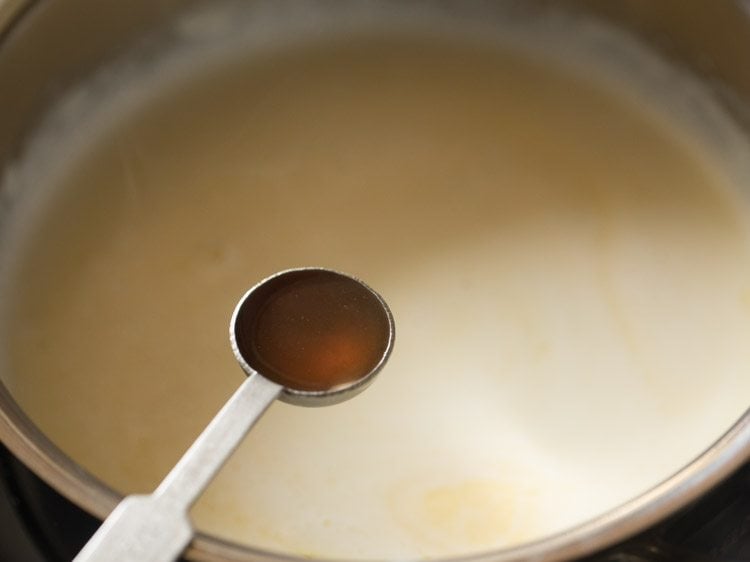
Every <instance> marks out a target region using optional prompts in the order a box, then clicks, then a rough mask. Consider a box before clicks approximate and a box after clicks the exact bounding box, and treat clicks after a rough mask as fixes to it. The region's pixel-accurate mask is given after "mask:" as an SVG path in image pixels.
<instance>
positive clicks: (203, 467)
mask: <svg viewBox="0 0 750 562" xmlns="http://www.w3.org/2000/svg"><path fill="white" fill-rule="evenodd" d="M281 390H282V387H281V386H280V385H278V384H276V383H274V382H271V381H269V380H268V379H266V378H264V377H262V376H260V375H258V374H254V375H251V376H250V377H248V378H247V379H246V380H245V381H244V382H243V383H242V385H241V386H240V387H239V388H238V389H237V391H236V392H235V393H234V394H233V395H232V397H231V398H230V399H229V401H228V402H227V403H226V404H224V407H223V408H222V409H221V410H219V413H218V414H216V416H215V417H214V419H213V420H211V423H209V424H208V426H207V427H206V429H204V430H203V433H201V434H200V435H199V436H198V439H196V440H195V442H194V443H193V444H192V445H191V446H190V448H189V449H188V450H187V452H186V453H185V454H184V455H183V456H182V458H181V459H180V460H179V462H178V463H177V464H176V465H175V467H174V468H173V469H172V470H171V471H170V472H169V474H167V477H166V478H165V479H164V480H163V481H162V483H161V484H160V485H159V487H158V488H157V489H156V491H155V492H154V493H153V494H151V495H146V496H139V495H135V496H128V497H127V498H125V499H124V500H123V501H122V502H120V504H119V505H118V506H117V507H116V508H115V510H114V511H113V512H112V513H111V514H110V515H109V517H107V519H106V520H105V521H104V523H103V524H102V526H101V527H100V528H99V530H98V531H97V532H96V533H95V534H94V536H93V537H91V539H90V540H89V542H88V543H87V544H86V546H85V547H84V548H83V550H81V552H80V553H79V554H78V556H76V558H75V562H111V561H112V560H117V561H118V562H119V561H122V562H164V561H167V560H174V559H176V558H177V557H178V556H179V555H180V553H181V552H182V551H183V550H184V549H185V547H186V546H187V545H188V543H189V542H190V540H191V538H192V536H193V528H192V525H191V524H190V520H189V519H188V515H187V511H188V509H189V508H190V506H191V505H192V504H193V503H194V502H195V501H196V500H197V499H198V497H199V496H200V495H201V493H202V492H203V490H204V489H205V488H206V486H208V484H209V483H210V482H211V480H212V479H213V478H214V476H216V473H217V472H218V471H219V469H220V468H221V467H222V465H223V464H224V463H225V462H226V461H227V459H228V458H229V457H230V455H231V454H232V453H233V452H234V450H235V449H236V448H237V447H238V445H239V444H240V443H241V441H242V439H243V438H244V437H245V435H246V434H247V432H248V431H250V429H251V428H252V427H253V425H255V422H257V421H258V419H259V418H260V417H261V416H262V415H263V413H264V412H265V411H266V409H268V407H269V406H270V405H271V403H272V402H273V401H274V400H275V399H276V397H277V396H278V395H279V394H280V393H281Z"/></svg>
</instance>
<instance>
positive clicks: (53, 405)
mask: <svg viewBox="0 0 750 562" xmlns="http://www.w3.org/2000/svg"><path fill="white" fill-rule="evenodd" d="M293 11H294V10H292V12H293ZM248 17H249V16H248ZM257 17H259V18H260V20H259V21H262V20H263V18H268V17H269V16H268V14H265V15H262V17H261V16H257ZM286 18H287V19H286V21H287V22H288V23H287V24H286V27H284V26H281V27H273V26H269V25H265V26H261V28H262V30H265V31H264V32H263V33H266V35H264V34H263V33H261V32H259V33H258V34H255V35H253V34H251V33H248V34H247V36H246V35H245V34H244V33H243V32H241V31H240V30H241V29H244V28H243V27H242V25H240V24H238V23H237V22H238V21H240V22H244V23H245V24H247V25H249V26H251V27H252V21H254V20H252V18H250V19H249V20H247V21H250V23H247V21H245V20H242V19H241V18H239V19H237V18H227V19H222V17H220V16H216V15H215V14H214V15H212V14H203V15H202V16H200V17H196V18H193V19H192V20H190V21H185V22H183V24H182V25H180V26H178V27H176V29H175V30H174V32H173V37H172V42H171V43H170V45H171V46H170V45H165V46H164V50H163V58H158V59H155V61H153V60H152V62H149V63H147V64H145V63H144V62H143V61H144V60H147V59H148V57H146V58H143V57H141V59H139V60H140V61H141V63H140V64H139V63H129V62H128V61H127V60H126V61H124V62H122V63H120V64H119V66H117V65H116V66H115V67H113V69H109V70H103V71H102V72H101V73H100V74H99V75H98V76H97V77H95V78H94V79H93V80H92V82H90V83H89V85H88V86H83V87H82V88H81V89H79V90H78V91H76V92H72V93H71V94H70V95H69V96H68V98H67V100H66V101H64V102H62V103H61V105H60V106H59V107H58V108H57V110H56V111H55V112H53V113H52V114H51V116H50V117H49V118H48V120H47V124H46V125H43V126H42V128H41V129H40V132H39V134H38V136H37V138H36V139H35V141H33V142H32V143H31V144H30V145H29V147H28V150H27V151H26V153H25V156H24V157H23V158H22V159H21V160H19V161H18V162H17V163H16V164H15V165H14V166H13V168H11V169H10V170H9V171H8V172H7V174H6V176H5V179H4V184H5V185H4V188H5V189H6V190H8V191H9V192H13V193H16V196H17V200H18V202H17V207H16V212H15V214H14V215H12V216H11V219H10V220H9V221H8V222H7V223H6V224H5V231H4V248H3V250H4V253H3V256H4V257H3V268H2V283H3V291H4V299H3V306H2V322H3V326H4V328H3V332H2V333H3V338H2V345H3V347H4V351H3V354H2V357H3V360H4V361H5V362H6V364H5V365H4V367H5V369H4V371H3V380H4V382H5V383H6V384H7V385H8V386H9V388H10V389H11V391H12V393H13V395H14V396H15V397H16V399H17V400H18V402H19V403H20V404H21V406H22V407H23V408H24V409H25V410H26V411H27V412H28V413H29V415H30V416H31V417H32V418H33V420H34V421H35V422H36V423H37V424H38V425H39V426H40V427H41V428H42V430H43V431H44V432H46V433H47V434H48V435H49V436H50V437H51V438H52V439H53V440H54V441H55V442H56V443H57V444H58V445H59V446H60V447H62V449H63V450H65V451H66V452H67V453H69V454H70V456H71V457H72V458H74V459H75V460H76V461H78V462H79V463H81V464H82V465H83V466H84V467H85V468H87V469H88V470H90V471H91V472H93V473H94V474H95V475H97V476H99V477H100V478H102V479H103V480H104V481H106V482H107V483H109V484H111V485H112V486H113V487H115V488H116V489H118V490H120V491H122V492H136V491H137V492H146V491H150V490H151V489H153V487H154V486H155V485H156V483H158V482H159V480H160V479H161V478H162V477H163V476H164V475H165V474H166V472H167V471H168V469H169V467H171V466H172V465H173V463H175V461H176V460H177V459H178V458H179V456H180V455H181V453H182V452H183V451H184V450H185V449H186V448H187V446H188V444H189V443H190V442H191V441H192V440H193V439H194V437H195V436H196V435H197V434H198V433H199V432H200V430H201V429H202V428H203V427H204V426H205V424H206V423H207V422H208V421H209V419H210V418H211V417H212V416H213V414H214V413H215V412H216V411H217V410H218V408H219V407H220V405H221V404H222V403H223V402H224V401H225V400H226V399H227V398H228V397H229V395H230V394H231V393H232V391H233V390H234V389H235V388H237V386H238V385H239V384H240V382H241V380H242V377H243V375H242V373H241V371H240V369H239V367H238V366H237V365H236V364H235V361H234V359H233V356H232V353H231V351H230V347H229V341H228V323H229V317H230V314H231V311H232V309H233V307H234V304H235V302H236V301H237V299H238V298H239V297H240V295H242V294H243V293H244V291H245V290H246V289H247V288H248V287H250V286H251V285H252V284H254V283H255V282H257V281H258V280H259V279H261V278H263V277H265V276H267V275H269V274H271V273H273V272H275V271H277V270H280V269H286V268H289V267H297V266H308V265H316V266H325V267H330V268H334V269H337V270H341V271H345V272H348V273H351V274H354V275H356V276H358V277H360V278H362V279H364V280H365V281H366V282H367V283H368V284H370V285H371V286H372V287H374V288H375V289H376V290H377V291H378V292H380V293H381V294H382V295H383V296H384V297H385V299H386V300H387V301H388V303H389V304H390V306H391V308H392V310H393V313H394V316H395V319H396V328H397V338H396V346H395V351H394V353H393V356H392V358H391V360H390V362H389V364H388V365H387V367H386V369H385V370H384V371H383V372H382V373H381V375H380V376H379V379H378V380H377V381H376V382H375V384H374V385H373V386H372V387H371V389H369V390H367V391H366V392H365V393H364V394H362V395H361V396H359V397H357V398H355V399H354V400H352V401H350V402H347V403H345V404H341V405H338V406H334V407H330V408H322V409H304V408H299V407H294V406H288V405H285V404H281V403H279V404H275V405H274V406H272V408H271V410H270V411H269V413H268V414H267V415H266V417H265V418H264V419H262V420H261V422H260V423H259V425H258V426H257V427H256V429H254V430H253V431H252V432H251V434H250V435H249V437H248V438H247V440H246V442H245V443H244V444H243V445H242V447H241V448H240V450H239V451H238V452H237V453H236V454H235V455H234V457H233V458H232V459H231V461H230V462H229V463H228V465H227V466H226V468H225V469H224V470H223V471H222V473H221V474H220V476H219V477H218V479H217V480H216V481H215V482H214V483H213V485H212V486H211V487H210V489H209V490H208V492H207V493H206V494H205V496H204V497H203V498H202V499H201V501H200V502H199V503H198V505H197V506H196V507H195V509H194V511H193V516H194V519H195V521H196V523H197V526H198V527H199V528H200V529H201V530H203V531H206V532H209V533H214V534H216V535H219V536H221V537H224V538H227V539H230V540H233V541H237V542H240V543H244V544H249V545H253V546H255V547H259V548H262V549H269V550H273V551H278V552H285V553H291V554H297V555H302V556H309V557H318V556H320V557H338V558H343V559H348V560H354V559H361V558H370V559H372V558H385V559H403V558H405V557H435V556H447V555H460V554H467V553H472V552H477V551H481V550H485V549H492V548H500V547H506V546H510V545H515V544H518V543H521V542H524V541H528V540H532V539H537V538H541V537H544V536H546V535H549V534H550V533H553V532H556V531H560V530H563V529H566V528H568V527H570V526H572V525H575V524H578V523H581V522H582V521H584V520H586V519H588V518H591V517H594V516H596V515H599V514H601V513H602V512H604V511H606V510H608V509H610V508H612V507H614V506H616V505H618V504H620V503H621V502H624V501H626V500H628V499H631V498H633V497H634V496H636V495H637V494H639V493H642V492H643V491H645V490H646V489H648V488H649V487H651V486H653V485H654V484H656V483H658V482H659V481H661V480H662V479H664V478H666V477H668V476H669V475H670V474H672V473H673V472H675V471H676V470H678V469H679V468H680V467H681V466H683V465H684V464H686V463H687V462H689V461H690V460H691V459H692V458H694V457H695V456H696V455H698V454H699V453H701V451H703V450H704V449H705V448H706V447H707V446H708V445H710V444H711V443H712V442H713V441H714V440H715V439H717V438H718V437H719V436H720V435H721V434H722V433H723V432H724V431H725V430H726V429H728V428H729V427H730V426H731V424H732V423H733V422H734V421H735V420H736V419H737V418H738V417H739V416H740V415H741V414H742V413H743V412H744V410H745V408H746V407H747V401H748V397H750V377H748V376H747V373H748V370H749V369H750V239H749V238H748V224H750V215H748V209H747V201H746V197H747V193H746V191H745V190H746V188H747V184H748V175H747V170H745V169H744V168H743V167H742V164H741V162H742V159H743V158H744V159H745V160H748V146H747V144H746V142H745V139H744V137H742V135H741V134H740V133H739V131H738V130H737V129H736V127H735V126H734V125H733V123H732V122H731V120H730V119H729V118H728V117H727V116H726V115H725V114H724V113H723V112H722V110H721V109H720V108H719V106H718V105H717V104H716V103H715V102H714V101H713V99H712V97H711V96H710V95H709V93H708V92H706V91H704V90H703V89H702V87H701V86H700V85H699V84H697V83H695V82H694V81H692V80H691V79H690V78H689V77H688V76H686V75H683V73H682V72H681V71H679V70H674V69H672V68H671V67H669V66H668V65H667V64H666V63H664V62H662V61H661V60H660V59H658V58H657V57H655V56H653V55H651V54H649V53H648V52H646V51H645V50H644V49H642V48H641V47H639V46H638V45H637V44H635V43H633V42H632V41H631V40H630V39H628V38H627V37H624V36H622V35H620V34H618V33H616V32H614V31H608V30H606V29H604V28H601V27H599V26H597V25H594V24H591V23H586V22H573V21H569V20H566V19H564V18H555V17H551V18H549V19H545V20H544V21H542V22H518V21H516V22H513V23H511V24H500V23H496V24H493V26H487V25H485V24H477V26H473V24H471V23H470V22H469V21H468V20H467V21H466V22H465V25H455V24H452V25H451V31H450V32H448V31H447V28H445V27H443V26H442V24H441V23H440V18H437V19H435V20H434V21H432V20H429V21H430V22H431V23H429V25H428V24H427V23H425V22H427V21H428V20H426V19H420V18H418V17H414V18H412V19H411V20H409V21H410V22H411V23H408V22H407V23H404V24H403V25H400V26H396V27H394V26H391V27H390V29H391V31H389V32H384V31H383V29H384V28H383V27H378V23H377V21H376V19H377V18H375V17H374V16H373V15H372V14H368V15H366V16H363V15H362V14H357V13H353V14H344V15H339V16H336V17H334V16H333V15H331V14H328V16H326V15H325V14H323V15H317V16H316V18H317V19H316V18H312V19H311V16H310V15H309V14H306V16H305V18H297V19H295V17H294V14H290V13H287V14H286ZM326 18H328V19H326ZM337 18H338V19H337ZM347 18H349V19H347ZM407 19H408V18H407ZM345 20H346V21H345ZM342 22H344V23H346V26H348V27H349V28H350V29H357V28H358V29H360V31H359V32H358V31H351V32H343V31H341V30H340V29H339V24H341V23H342ZM352 22H354V23H352ZM418 22H419V23H418ZM226 26H229V27H231V28H232V29H233V30H234V31H232V32H226V33H225V32H224V30H225V27H226ZM295 26H296V27H295ZM346 26H345V27H346ZM269 29H280V31H279V32H278V35H273V34H272V33H271V32H270V31H268V30H269ZM284 29H286V31H284ZM490 29H492V31H490ZM285 34H286V35H285ZM247 37H250V39H248V38H247ZM220 38H223V39H220ZM136 78H137V79H136ZM748 161H750V160H748Z"/></svg>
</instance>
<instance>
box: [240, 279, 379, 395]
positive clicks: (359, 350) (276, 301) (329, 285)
mask: <svg viewBox="0 0 750 562" xmlns="http://www.w3.org/2000/svg"><path fill="white" fill-rule="evenodd" d="M390 336H391V330H390V322H389V318H388V313H387V310H386V309H385V308H384V306H383V304H382V302H381V301H380V300H379V299H378V297H377V296H376V295H375V294H374V293H373V292H372V291H370V290H369V289H368V288H367V287H366V286H364V285H362V284H361V283H360V282H358V281H356V280H354V279H352V278H350V277H347V276H345V275H341V274H338V273H335V272H333V271H326V270H297V271H293V272H288V273H285V274H282V275H280V276H278V277H276V278H272V279H270V280H268V281H266V282H264V283H263V285H262V286H260V287H258V288H257V289H255V294H253V296H252V298H249V299H247V300H246V301H245V302H244V303H243V305H242V307H241V308H240V309H239V311H238V312H237V318H236V324H235V337H236V342H237V348H238V350H239V351H240V353H241V354H242V356H243V358H244V359H245V361H247V363H248V364H249V365H250V366H251V367H252V368H253V369H255V370H256V371H258V372H259V373H260V374H262V375H263V376H264V377H266V378H268V379H270V380H272V381H274V382H276V383H278V384H281V385H282V386H284V387H287V388H291V389H294V390H303V391H327V390H331V389H334V388H337V387H341V386H346V385H348V384H351V383H354V382H356V381H358V380H360V379H362V378H363V377H365V376H366V375H367V374H369V373H370V372H371V371H373V369H375V368H376V367H377V365H378V363H379V362H380V361H381V360H382V358H383V356H384V353H385V351H386V349H387V347H388V344H389V341H390Z"/></svg>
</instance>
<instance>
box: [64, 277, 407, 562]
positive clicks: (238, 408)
mask: <svg viewBox="0 0 750 562" xmlns="http://www.w3.org/2000/svg"><path fill="white" fill-rule="evenodd" d="M394 336H395V332H394V324H393V317H392V315H391V312H390V310H389V309H388V306H387V305H386V304H385V301H383V299H382V298H381V297H380V296H379V295H378V294H377V293H375V291H373V290H372V289H370V288H369V287H368V286H367V285H365V284H364V283H362V282H361V281H359V280H357V279H354V278H352V277H349V276H347V275H344V274H342V273H337V272H335V271H331V270H327V269H320V268H303V269H292V270H287V271H282V272H281V273H277V274H276V275H274V276H272V277H269V278H268V279H265V280H264V281H261V282H260V283H258V284H257V285H256V286H255V287H253V288H252V289H250V290H249V291H248V292H247V293H246V294H245V295H244V296H243V297H242V299H240V302H239V304H238V305H237V307H236V308H235V310H234V314H233V315H232V320H231V323H230V339H231V343H232V350H233V351H234V354H235V356H236V357H237V360H238V361H239V363H240V366H241V367H242V369H243V370H244V371H245V373H246V374H247V375H248V378H247V379H246V380H245V381H244V382H243V383H242V385H241V386H240V387H239V388H238V389H237V391H236V392H235V393H234V395H232V397H231V398H230V399H229V401H228V402H227V403H226V404H225V405H224V407H223V408H222V409H221V410H220V411H219V413H218V414H216V416H215V417H214V419H213V420H211V422H210V423H209V424H208V426H207V427H206V429H204V430H203V433H201V434H200V435H199V436H198V438H197V439H196V440H195V442H194V443H193V444H192V445H191V447H190V448H189V449H188V451H187V452H186V453H185V454H184V455H183V457H182V458H181V459H180V460H179V461H178V463H177V464H176V465H175V467H174V468H173V469H172V470H171V471H170V472H169V474H168V475H167V476H166V478H165V479H164V480H163V481H162V483H161V484H160V485H159V487H158V488H157V489H156V491H155V492H154V493H152V494H150V495H131V496H127V497H126V498H125V499H123V500H122V501H121V502H120V504H119V505H118V506H117V507H116V508H115V509H114V510H113V511H112V513H111V514H110V515H109V517H107V519H106V520H105V521H104V523H103V524H102V526H101V527H100V528H99V530H98V531H97V532H96V533H95V534H94V536H93V537H92V538H91V540H89V542H88V543H87V544H86V546H85V547H84V548H83V550H81V552H80V553H79V554H78V556H77V557H76V558H75V561H76V562H85V561H101V562H111V561H112V560H117V561H132V562H157V561H165V560H174V559H176V558H177V557H178V556H179V555H180V553H181V552H182V551H183V550H184V549H185V547H187V545H188V543H189V542H190V540H191V539H192V537H193V528H192V525H191V523H190V520H189V517H188V510H189V508H190V506H191V505H192V504H193V503H194V502H195V501H196V500H197V499H198V497H199V496H200V495H201V493H202V492H203V490H204V489H205V488H206V486H208V484H209V483H210V482H211V480H212V479H213V478H214V476H215V475H216V473H217V472H218V471H219V469H220V468H221V466H222V465H223V464H224V463H225V462H226V460H227V459H228V458H229V456H230V455H231V454H232V453H233V452H234V450H235V449H236V448H237V446H238V445H239V444H240V442H241V441H242V439H243V437H244V436H245V435H246V434H247V432H248V431H249V430H250V429H251V428H252V427H253V425H254V424H255V422H256V421H258V419H259V418H260V416H261V415H263V413H264V412H265V411H266V409H267V408H268V407H269V406H270V405H271V403H272V402H273V401H274V400H275V399H276V398H279V399H280V400H283V401H284V402H289V403H291V404H299V405H304V406H321V405H328V404H335V403H338V402H342V401H344V400H347V399H349V398H351V397H353V396H355V395H356V394H358V393H360V392H361V391H362V390H364V389H365V388H366V387H367V386H368V385H369V384H370V383H371V382H372V380H373V379H374V377H375V375H376V374H377V373H378V371H380V369H381V368H382V367H383V365H384V364H385V362H386V360H387V358H388V356H389V354H390V352H391V349H392V347H393V340H394Z"/></svg>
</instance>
